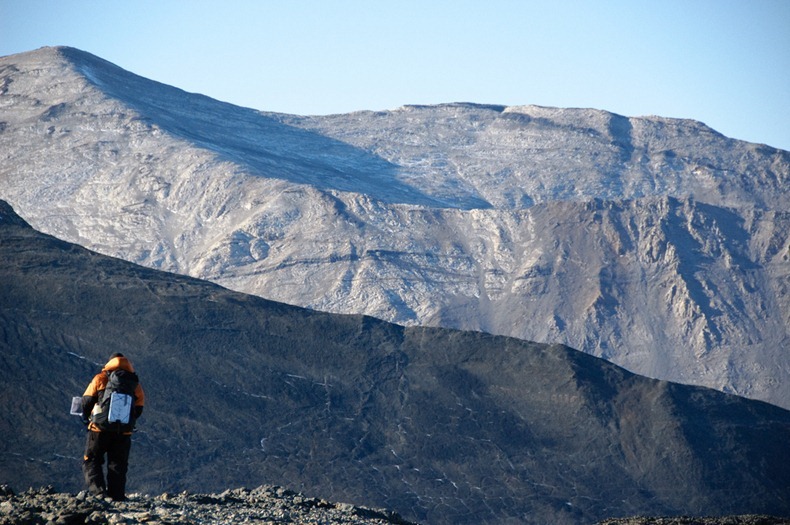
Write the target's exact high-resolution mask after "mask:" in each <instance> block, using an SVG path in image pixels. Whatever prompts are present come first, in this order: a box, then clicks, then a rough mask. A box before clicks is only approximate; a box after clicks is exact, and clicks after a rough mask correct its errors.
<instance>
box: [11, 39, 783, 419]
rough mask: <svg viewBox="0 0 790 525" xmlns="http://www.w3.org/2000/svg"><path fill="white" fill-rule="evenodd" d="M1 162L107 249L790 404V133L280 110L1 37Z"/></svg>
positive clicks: (601, 114) (472, 108)
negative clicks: (775, 144)
mask: <svg viewBox="0 0 790 525" xmlns="http://www.w3.org/2000/svg"><path fill="white" fill-rule="evenodd" d="M0 159H2V162H0V198H3V199H5V200H6V201H8V202H9V203H11V204H12V205H13V206H14V207H15V209H16V210H17V211H18V212H19V213H21V214H22V215H23V216H24V217H25V218H26V219H27V220H28V221H29V222H30V223H31V224H32V225H33V226H35V227H36V228H38V229H40V230H41V231H43V232H46V233H50V234H53V235H56V236H58V237H60V238H62V239H64V240H67V241H70V242H74V243H78V244H80V245H83V246H86V247H88V248H90V249H92V250H96V251H98V252H100V253H104V254H107V255H112V256H115V257H119V258H123V259H125V260H128V261H131V262H134V263H139V264H143V265H146V266H148V267H152V268H156V269H162V270H167V271H172V272H176V273H180V274H184V275H190V276H194V277H199V278H201V279H207V280H211V281H212V282H216V283H219V284H221V285H223V286H226V287H229V288H231V289H234V290H237V291H242V292H245V293H250V294H255V295H257V296H260V297H264V298H268V299H272V300H277V301H282V302H286V303H289V304H294V305H298V306H303V307H309V308H312V309H318V310H322V311H328V312H334V313H350V314H366V315H371V316H374V317H376V318H379V319H382V320H387V321H392V322H396V323H398V324H401V325H405V326H416V325H427V326H436V327H447V328H459V329H466V330H477V331H483V332H487V333H491V334H496V335H505V336H513V337H517V338H521V339H525V340H531V341H539V342H544V343H551V344H554V343H561V344H567V345H569V346H571V347H574V348H578V349H580V350H583V351H585V352H587V353H589V354H591V355H594V356H598V357H603V358H605V359H607V360H609V361H611V362H613V363H616V364H618V365H621V366H623V367H625V368H627V369H628V370H630V371H633V372H636V373H639V374H642V375H646V376H649V377H654V378H659V379H666V380H672V381H676V382H681V383H684V384H694V385H703V386H708V387H711V388H715V389H718V390H720V391H724V392H729V393H736V394H738V395H742V396H747V397H750V398H753V399H760V400H764V401H768V402H770V403H773V404H776V405H779V406H782V407H784V408H790V365H789V364H788V356H787V348H789V347H790V335H789V330H788V326H790V317H789V316H790V293H789V290H788V287H790V208H788V205H789V203H790V153H788V152H786V151H782V150H777V149H773V148H770V147H767V146H764V145H759V144H750V143H746V142H742V141H737V140H732V139H729V138H727V137H724V136H722V135H721V134H719V133H717V132H716V131H715V130H712V129H710V128H708V127H707V126H705V125H704V124H702V123H699V122H694V121H688V120H677V119H667V118H661V117H640V118H633V117H625V116H621V115H615V114H612V113H607V112H605V111H599V110H592V109H560V108H542V107H535V106H519V107H504V106H491V105H488V106H484V105H475V104H445V105H439V106H406V107H403V108H398V109H395V110H392V111H382V112H358V113H352V114H347V115H333V116H323V117H302V116H294V115H282V114H273V113H265V112H260V111H255V110H252V109H247V108H240V107H237V106H233V105H231V104H226V103H222V102H219V101H216V100H212V99H210V98H207V97H204V96H200V95H196V94H190V93H186V92H184V91H181V90H178V89H176V88H173V87H170V86H166V85H162V84H159V83H156V82H153V81H150V80H147V79H144V78H142V77H139V76H136V75H134V74H132V73H129V72H127V71H124V70H123V69H121V68H119V67H117V66H115V65H113V64H110V63H108V62H106V61H104V60H102V59H100V58H98V57H95V56H92V55H90V54H88V53H85V52H82V51H79V50H75V49H72V48H44V49H40V50H37V51H33V52H30V53H25V54H20V55H14V56H9V57H3V58H0Z"/></svg>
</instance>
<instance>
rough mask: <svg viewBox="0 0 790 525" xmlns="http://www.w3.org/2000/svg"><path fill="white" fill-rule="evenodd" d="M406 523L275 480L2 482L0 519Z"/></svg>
mask: <svg viewBox="0 0 790 525" xmlns="http://www.w3.org/2000/svg"><path fill="white" fill-rule="evenodd" d="M107 523H109V524H111V525H122V524H123V525H132V524H146V525H235V524H244V523H255V524H257V525H273V524H275V523H299V524H304V525H311V524H315V525H319V524H320V525H330V524H332V525H410V523H409V522H407V521H406V520H404V519H402V518H401V517H400V516H399V515H398V514H397V513H394V512H390V511H387V510H377V509H369V508H365V507H358V506H355V505H349V504H344V503H330V502H328V501H325V500H322V499H318V498H310V497H307V496H304V495H302V494H298V493H296V492H293V491H290V490H287V489H284V488H282V487H277V486H260V487H257V488H255V489H252V490H250V489H246V488H237V489H229V490H225V491H223V492H221V493H219V494H190V493H188V492H181V493H178V494H168V493H163V494H161V495H159V496H148V495H144V494H130V495H129V496H128V498H127V499H126V500H125V501H112V500H109V499H103V498H99V497H96V496H92V495H90V494H87V493H86V492H79V493H77V494H68V493H59V492H56V491H55V490H54V489H53V488H52V487H44V488H40V489H29V490H27V491H25V492H22V493H20V494H14V492H13V490H12V489H11V488H10V487H8V486H3V487H0V525H23V524H24V525H45V524H48V525H103V524H107Z"/></svg>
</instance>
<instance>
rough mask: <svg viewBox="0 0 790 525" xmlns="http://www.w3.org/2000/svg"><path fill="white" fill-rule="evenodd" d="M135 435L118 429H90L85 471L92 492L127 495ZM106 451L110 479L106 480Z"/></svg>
mask: <svg viewBox="0 0 790 525" xmlns="http://www.w3.org/2000/svg"><path fill="white" fill-rule="evenodd" d="M131 448H132V436H128V435H124V434H120V433H116V432H90V431H88V439H87V442H86V444H85V456H84V458H83V462H82V473H83V475H84V476H85V483H87V484H88V489H89V490H90V491H91V492H92V493H93V494H99V495H102V494H106V495H107V496H109V497H111V498H113V499H119V500H120V499H124V498H125V497H126V471H127V470H128V468H129V450H130V449H131ZM105 455H107V483H106V484H105V483H104V471H103V466H104V456H105Z"/></svg>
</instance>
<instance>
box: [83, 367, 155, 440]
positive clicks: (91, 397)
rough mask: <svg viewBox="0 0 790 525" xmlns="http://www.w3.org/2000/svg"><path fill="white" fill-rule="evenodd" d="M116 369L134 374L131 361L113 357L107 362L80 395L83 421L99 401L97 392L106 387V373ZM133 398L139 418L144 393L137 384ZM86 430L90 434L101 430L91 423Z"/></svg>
mask: <svg viewBox="0 0 790 525" xmlns="http://www.w3.org/2000/svg"><path fill="white" fill-rule="evenodd" d="M118 369H122V370H126V371H128V372H134V367H133V366H132V363H131V361H129V360H128V359H127V358H126V357H113V358H111V359H110V360H109V361H107V364H106V365H104V368H102V371H101V372H99V373H98V374H96V375H95V376H93V379H92V380H91V382H90V384H88V388H86V389H85V393H84V394H82V413H83V417H84V418H85V419H88V417H89V416H90V413H91V410H93V406H94V405H95V404H96V402H97V401H98V400H99V392H101V391H102V390H104V389H105V388H106V387H107V372H112V371H113V370H118ZM134 396H135V402H134V406H135V407H136V410H137V415H138V416H139V415H140V414H141V413H142V411H143V406H144V405H145V392H143V387H142V386H141V385H140V384H139V383H138V384H137V388H136V389H135V391H134ZM88 430H90V431H92V432H101V429H99V427H97V426H96V425H94V424H93V423H92V422H91V423H89V424H88ZM128 433H130V432H128Z"/></svg>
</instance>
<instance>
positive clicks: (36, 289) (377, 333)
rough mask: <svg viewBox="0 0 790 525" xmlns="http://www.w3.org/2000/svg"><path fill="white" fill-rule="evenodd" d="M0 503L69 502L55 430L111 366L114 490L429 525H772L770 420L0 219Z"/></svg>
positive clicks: (553, 352)
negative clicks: (198, 275)
mask: <svg viewBox="0 0 790 525" xmlns="http://www.w3.org/2000/svg"><path fill="white" fill-rule="evenodd" d="M0 261H2V264H0V399H3V411H2V412H0V434H2V435H3V439H2V440H1V441H0V483H8V484H10V485H11V486H12V487H16V488H17V489H24V487H26V486H33V487H39V486H42V485H46V484H50V483H51V484H53V485H55V487H56V488H57V489H58V490H61V491H76V490H78V489H79V488H80V487H81V485H82V484H81V476H80V471H79V468H80V463H81V456H80V454H81V452H82V447H83V440H84V429H83V428H82V425H81V424H80V423H79V421H78V418H75V417H74V416H69V415H68V406H69V400H70V397H71V396H73V395H80V394H81V393H82V391H83V389H84V388H85V385H86V384H87V382H88V381H89V380H90V378H91V377H92V376H93V374H95V373H96V372H97V371H98V370H99V369H100V368H101V366H102V364H103V363H104V362H105V361H106V360H107V359H108V357H109V356H110V354H111V353H114V352H122V353H124V354H126V355H127V356H129V357H130V358H131V360H132V361H133V363H134V364H135V368H136V370H137V371H138V373H139V374H140V376H141V381H142V384H143V386H144V388H145V391H146V400H147V402H146V409H145V412H144V414H143V418H142V419H141V421H140V423H139V424H138V432H137V433H136V434H135V436H134V438H133V441H134V444H133V448H132V457H131V469H130V483H129V490H130V492H143V493H150V494H157V493H161V492H162V491H169V492H180V491H183V490H188V491H193V492H199V493H205V492H211V491H214V492H219V491H224V490H226V489H227V487H238V486H250V487H255V486H259V485H263V484H276V485H280V486H283V487H285V488H287V489H289V490H294V491H298V492H302V493H306V494H311V495H312V496H313V497H318V498H324V499H327V500H330V501H346V502H350V503H351V504H354V505H364V506H372V507H383V508H388V509H392V510H394V511H397V512H398V513H400V514H401V515H402V516H403V517H404V519H407V520H410V521H420V522H424V523H429V524H442V523H454V524H463V523H505V522H519V523H557V524H571V523H574V524H575V523H591V522H593V521H595V520H598V519H605V518H611V517H622V516H632V515H723V514H747V513H748V514H754V513H760V514H772V515H780V516H781V515H790V469H788V468H787V465H788V464H789V462H788V460H790V452H788V448H787V443H788V442H789V440H790V412H788V411H786V410H784V409H781V408H779V407H776V406H774V405H771V404H768V403H764V402H760V401H753V400H748V399H746V398H742V397H738V396H734V395H729V394H725V393H721V392H719V391H716V390H711V389H707V388H702V387H693V386H684V385H680V384H676V383H670V382H665V381H660V380H655V379H649V378H645V377H641V376H638V375H635V374H632V373H630V372H628V371H626V370H624V369H622V368H620V367H618V366H616V365H613V364H611V363H609V362H607V361H605V360H602V359H599V358H596V357H593V356H590V355H588V354H585V353H583V352H579V351H576V350H572V349H570V348H568V347H566V346H562V345H544V344H537V343H530V342H526V341H523V340H520V339H514V338H508V337H503V336H494V335H490V334H485V333H480V332H466V331H456V330H451V329H444V328H430V327H403V326H399V325H394V324H390V323H386V322H384V321H380V320H377V319H375V318H372V317H367V316H360V315H338V314H329V313H323V312H318V311H312V310H307V309H302V308H299V307H295V306H289V305H285V304H282V303H276V302H272V301H269V300H265V299H262V298H260V297H256V296H251V295H244V294H241V293H238V292H233V291H230V290H228V289H225V288H222V287H220V286H218V285H216V284H212V283H208V282H205V281H200V280H197V279H194V278H190V277H186V276H180V275H176V274H171V273H165V272H161V271H157V270H153V269H149V268H145V267H142V266H137V265H134V264H132V263H129V262H126V261H123V260H121V259H116V258H111V257H108V256H104V255H101V254H98V253H96V252H92V251H89V250H87V249H85V248H83V247H80V246H78V245H74V244H71V243H67V242H65V241H62V240H59V239H56V238H54V237H51V236H49V235H45V234H42V233H40V232H37V231H36V230H34V229H33V228H31V227H30V226H28V225H27V223H26V222H25V221H24V220H22V219H21V218H20V217H18V216H17V215H16V214H15V213H14V212H13V210H12V209H11V208H10V207H9V206H8V205H6V204H5V203H2V204H0Z"/></svg>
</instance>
